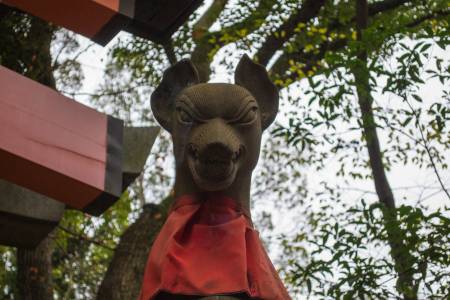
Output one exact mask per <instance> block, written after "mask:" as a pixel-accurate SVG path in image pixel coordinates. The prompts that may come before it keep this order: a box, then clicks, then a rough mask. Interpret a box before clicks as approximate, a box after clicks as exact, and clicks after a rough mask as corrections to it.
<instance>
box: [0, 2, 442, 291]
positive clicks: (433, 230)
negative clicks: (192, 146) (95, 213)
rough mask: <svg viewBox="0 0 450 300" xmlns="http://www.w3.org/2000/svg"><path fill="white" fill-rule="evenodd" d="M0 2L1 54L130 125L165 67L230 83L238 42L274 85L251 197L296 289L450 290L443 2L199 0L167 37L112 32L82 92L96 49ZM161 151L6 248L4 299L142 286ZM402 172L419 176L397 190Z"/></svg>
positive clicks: (160, 147) (162, 186)
mask: <svg viewBox="0 0 450 300" xmlns="http://www.w3.org/2000/svg"><path fill="white" fill-rule="evenodd" d="M0 8H1V10H0V17H1V19H0V41H1V43H0V63H1V64H2V65H5V66H7V67H9V68H11V69H13V70H15V71H17V72H19V73H22V74H24V75H26V76H29V77H30V78H33V79H35V80H38V81H40V82H42V83H44V84H47V85H49V86H52V87H56V88H57V89H58V90H60V91H61V92H63V93H65V94H67V95H70V96H73V97H85V98H88V99H89V103H90V105H92V106H94V107H96V108H97V109H99V110H102V111H105V112H107V113H110V114H114V115H116V116H118V117H120V118H122V119H124V120H125V121H126V122H127V123H129V124H135V125H148V124H155V121H154V119H153V117H152V114H151V111H150V106H149V95H150V93H151V92H152V90H153V89H154V88H155V87H156V86H157V84H158V83H159V80H160V79H161V76H162V73H163V71H164V70H165V69H166V68H167V67H168V66H169V65H170V64H173V63H175V62H176V61H177V60H179V59H181V58H190V59H191V60H192V61H193V62H194V63H195V64H196V66H197V68H198V69H199V71H200V76H201V78H202V80H203V81H208V80H212V81H230V78H232V74H233V72H234V68H235V66H236V62H237V61H238V59H239V58H240V57H241V55H242V54H243V53H248V54H249V55H250V56H252V57H253V58H254V59H255V60H256V61H258V62H259V63H261V64H262V65H264V66H265V67H266V68H267V69H268V70H269V72H270V75H271V76H272V78H273V80H274V82H275V83H276V84H277V85H278V86H279V88H280V90H281V96H282V98H281V113H280V116H279V117H278V122H277V123H276V124H274V125H272V127H271V130H270V134H269V135H267V136H265V139H264V147H263V149H262V157H261V161H260V165H259V167H258V169H257V172H256V174H255V176H254V182H253V190H252V192H253V195H252V202H253V206H254V209H253V213H254V218H255V219H256V224H257V226H258V229H259V230H260V231H261V233H262V236H263V238H264V241H265V243H266V246H267V247H268V248H269V250H270V252H271V254H272V256H273V258H274V259H275V261H276V265H277V267H279V269H280V270H281V272H282V275H283V277H284V278H285V282H286V284H287V286H288V287H289V289H290V291H291V294H292V296H293V298H294V299H297V298H303V297H305V296H310V297H311V298H312V299H358V298H361V299H445V298H447V297H449V293H450V277H449V274H450V269H449V265H450V262H449V257H450V255H449V253H450V249H449V248H450V240H449V239H450V229H449V228H450V226H449V225H450V224H449V223H450V221H449V218H448V216H449V210H448V208H447V207H448V205H446V203H448V201H449V200H450V197H449V193H448V184H449V176H448V170H447V168H448V165H447V164H448V157H449V155H448V151H449V147H450V143H449V138H450V132H449V122H448V121H449V118H450V117H449V116H450V111H449V110H450V91H449V89H448V87H449V86H450V85H449V78H450V67H449V56H448V45H449V14H450V9H449V6H448V1H443V0H426V1H416V0H412V1H406V0H381V1H368V2H367V1H362V0H351V1H325V0H302V1H290V0H287V1H286V0H284V1H272V0H260V1H253V2H249V1H242V0H236V1H226V0H215V1H205V4H204V6H202V7H201V8H200V9H199V10H198V11H197V12H196V13H194V15H193V16H192V17H191V18H190V20H189V21H188V22H187V24H185V26H183V27H182V28H181V29H180V30H179V31H178V32H176V33H175V34H174V36H173V37H172V38H171V39H170V40H167V41H165V42H164V43H162V44H155V43H152V42H149V41H146V40H143V39H140V38H134V37H131V36H128V35H121V37H120V38H119V39H116V40H115V42H114V43H113V44H112V45H110V47H109V49H110V50H109V55H108V60H107V62H106V67H105V71H104V74H103V82H102V83H101V84H100V86H98V88H97V89H96V90H95V91H94V92H87V93H86V92H80V89H82V87H83V72H82V71H83V68H82V65H81V64H80V62H79V61H80V59H79V58H80V56H82V55H83V54H84V53H86V52H88V51H89V49H90V48H91V47H94V46H92V44H90V43H86V42H82V43H81V44H80V38H78V37H76V36H74V35H73V34H70V33H68V32H67V31H65V30H60V29H57V28H55V27H54V26H52V25H50V24H46V23H44V22H42V21H39V20H37V19H35V18H32V17H29V16H26V15H24V14H23V13H20V12H17V11H14V10H11V9H8V8H6V7H5V6H0ZM446 51H447V52H446ZM430 90H433V93H434V94H433V95H435V96H434V97H433V98H431V97H430V94H429V93H430V92H429V91H430ZM170 151H171V149H170V142H169V140H168V136H167V135H165V134H163V135H161V137H160V139H159V141H158V144H157V145H156V146H155V149H153V151H152V152H153V153H152V155H151V157H150V159H149V163H148V166H149V167H148V170H147V171H146V172H145V174H144V175H143V176H141V178H139V180H137V182H136V183H135V184H134V186H133V187H131V188H130V189H129V191H128V192H127V193H125V194H124V195H123V196H122V198H121V200H120V201H118V202H117V204H116V205H115V206H114V207H113V208H111V209H110V210H108V212H107V213H106V214H104V215H103V216H102V217H100V218H93V217H89V216H87V215H84V214H81V213H78V212H74V211H67V212H66V214H65V216H64V218H63V221H62V222H61V224H60V225H59V226H58V228H57V230H55V232H54V233H53V234H52V235H51V236H50V237H49V238H48V239H47V241H45V242H44V243H43V244H42V245H40V246H39V247H38V249H36V250H34V251H27V250H23V249H18V250H15V249H12V248H6V247H2V248H0V255H1V260H2V261H3V262H4V264H2V265H0V281H1V283H0V286H1V287H3V288H2V289H1V290H0V295H1V296H2V298H5V299H133V298H136V297H137V294H138V293H139V287H140V282H141V276H142V272H143V268H144V266H145V261H146V258H147V255H148V251H149V248H150V246H151V241H152V239H153V238H154V237H155V235H156V234H157V232H158V229H159V227H160V226H161V224H162V222H163V221H164V219H165V215H166V213H167V208H168V207H169V205H170V203H171V201H172V199H171V197H170V188H171V184H172V178H173V171H172V170H171V168H170V166H171V164H172V161H171V158H170V157H171V155H170ZM396 170H397V171H396ZM399 170H400V171H399ZM408 172H416V173H417V174H426V178H423V180H422V181H421V182H420V183H415V182H411V183H410V184H408V186H406V187H401V188H398V187H397V188H395V187H392V186H391V182H390V181H393V182H402V183H403V182H404V181H405V180H406V177H408V176H406V173H408ZM398 174H401V175H400V176H402V177H405V180H404V181H399V180H398V178H395V176H398ZM388 178H389V179H391V180H388ZM416 192H417V193H416ZM168 195H169V196H168ZM429 198H432V199H433V201H431V202H430V201H428V200H429ZM436 203H437V204H436ZM280 233H283V235H280ZM35 264H39V266H40V267H39V269H38V272H39V274H42V276H40V277H39V276H35V275H36V274H34V273H33V272H35V269H33V266H34V265H35ZM30 272H32V273H30ZM36 278H40V279H42V280H35V279H36ZM30 291H38V292H33V294H32V296H31V295H27V294H26V293H27V292H28V293H30ZM27 297H28V298H27ZM30 297H31V298H30Z"/></svg>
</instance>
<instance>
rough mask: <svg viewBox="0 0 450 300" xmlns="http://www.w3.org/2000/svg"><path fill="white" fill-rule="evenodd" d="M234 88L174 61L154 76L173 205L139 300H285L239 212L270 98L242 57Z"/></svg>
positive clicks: (262, 74)
mask: <svg viewBox="0 0 450 300" xmlns="http://www.w3.org/2000/svg"><path fill="white" fill-rule="evenodd" d="M235 82H236V83H235V84H226V83H200V82H199V79H198V74H197V70H196V69H195V67H194V66H193V64H192V63H191V62H190V61H189V60H182V61H180V62H178V63H177V64H175V65H173V66H172V67H170V68H169V69H168V70H166V72H165V73H164V76H163V79H162V82H161V83H160V85H159V86H158V87H157V89H156V90H155V92H154V93H153V94H152V97H151V106H152V110H153V113H154V115H155V117H156V119H157V120H158V122H159V123H160V124H161V126H162V127H164V128H165V129H166V130H167V131H169V132H170V133H171V135H172V139H173V147H174V154H175V162H176V178H175V188H174V190H175V199H176V200H175V202H174V204H173V206H172V208H171V211H170V213H169V216H168V219H167V221H166V223H165V224H164V226H163V228H162V230H161V232H160V233H159V235H158V237H157V238H156V240H155V242H154V244H153V247H152V250H151V251H150V255H149V258H148V261H147V266H146V270H145V274H144V281H143V285H142V289H141V295H140V298H139V299H140V300H150V299H205V300H206V299H267V300H278V299H279V300H285V299H290V297H289V295H288V294H287V292H286V289H285V288H284V286H283V284H282V282H281V280H280V278H279V277H278V274H277V272H276V271H275V269H274V268H273V265H272V263H271V262H270V259H269V258H268V256H267V254H266V252H265V250H264V248H263V247H262V244H261V241H260V240H259V237H258V234H257V232H256V231H255V230H254V228H253V225H252V221H251V216H250V208H249V197H250V182H251V177H252V171H253V169H254V168H255V166H256V163H257V161H258V156H259V151H260V143H261V134H262V132H263V130H264V129H266V128H267V127H268V126H269V125H270V124H271V123H272V122H273V121H274V119H275V116H276V114H277V111H278V91H277V89H276V87H275V86H274V84H273V83H272V82H271V81H270V79H269V77H268V74H267V72H266V70H265V69H264V67H263V66H261V65H258V64H256V63H254V62H252V61H251V60H250V59H249V58H248V56H246V55H245V56H244V57H242V59H241V60H240V62H239V64H238V66H237V69H236V72H235Z"/></svg>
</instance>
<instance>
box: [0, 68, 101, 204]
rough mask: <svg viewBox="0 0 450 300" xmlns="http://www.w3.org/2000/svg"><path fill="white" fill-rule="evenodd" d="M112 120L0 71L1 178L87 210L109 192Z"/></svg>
mask: <svg viewBox="0 0 450 300" xmlns="http://www.w3.org/2000/svg"><path fill="white" fill-rule="evenodd" d="M106 163H107V115H105V114H102V113H99V112H97V111H95V110H93V109H91V108H88V107H86V106H84V105H82V104H80V103H77V102H75V101H74V100H71V99H69V98H67V97H65V96H63V95H61V94H59V93H58V92H56V91H54V90H52V89H50V88H48V87H46V86H43V85H41V84H39V83H36V82H34V81H32V80H30V79H28V78H26V77H24V76H21V75H19V74H17V73H15V72H13V71H11V70H9V69H6V68H4V67H1V66H0V166H1V167H0V178H1V179H4V180H7V181H10V182H12V183H15V184H18V185H21V186H23V187H26V188H29V189H31V190H34V191H36V192H38V193H41V194H43V195H46V196H48V197H51V198H54V199H56V200H58V201H61V202H64V203H66V204H68V205H70V206H71V207H74V208H77V209H82V208H84V207H85V206H86V205H88V204H89V203H91V202H92V201H93V200H95V198H96V197H97V196H99V195H100V194H101V193H102V192H103V191H104V188H105V176H106V171H105V168H106Z"/></svg>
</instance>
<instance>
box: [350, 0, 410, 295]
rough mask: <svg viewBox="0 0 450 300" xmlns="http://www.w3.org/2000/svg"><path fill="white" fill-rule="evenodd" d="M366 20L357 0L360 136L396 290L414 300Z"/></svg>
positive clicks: (364, 6)
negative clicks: (386, 160) (379, 119)
mask: <svg viewBox="0 0 450 300" xmlns="http://www.w3.org/2000/svg"><path fill="white" fill-rule="evenodd" d="M367 22H368V6H367V0H357V1H356V23H357V39H358V41H359V42H360V45H359V47H360V49H358V53H357V58H358V60H357V63H356V66H355V67H354V69H353V70H352V72H353V75H354V77H355V83H356V91H357V96H358V103H359V107H360V109H361V119H362V126H363V136H364V138H365V140H366V145H367V150H368V153H369V163H370V167H371V169H372V176H373V179H374V183H375V190H376V193H377V196H378V200H379V201H380V202H381V203H382V204H383V205H384V209H383V218H384V226H385V230H386V232H387V237H388V243H389V246H390V248H391V257H392V259H393V261H394V268H395V271H396V272H397V275H398V279H397V291H398V292H399V293H400V294H401V295H403V299H404V300H416V299H417V286H416V284H415V283H414V279H413V275H414V270H413V263H414V258H413V257H412V256H411V254H410V253H409V250H408V249H407V248H406V246H405V244H404V232H403V230H402V229H401V228H400V225H399V223H398V220H397V217H396V212H395V199H394V195H393V193H392V189H391V186H390V185H389V181H388V180H387V177H386V172H385V168H384V166H383V155H382V152H381V147H380V142H379V139H378V134H377V130H376V124H375V118H374V114H373V107H372V104H373V99H372V97H371V89H370V84H369V75H370V73H369V72H370V71H369V69H368V67H367V63H368V62H367V49H366V45H365V43H364V38H363V34H364V29H365V28H366V27H367Z"/></svg>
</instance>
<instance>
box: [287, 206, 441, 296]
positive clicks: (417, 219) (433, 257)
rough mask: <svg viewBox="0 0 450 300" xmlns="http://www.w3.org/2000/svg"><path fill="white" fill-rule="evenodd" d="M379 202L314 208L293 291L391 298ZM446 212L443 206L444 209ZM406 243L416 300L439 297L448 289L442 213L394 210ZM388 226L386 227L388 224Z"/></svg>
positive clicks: (390, 266) (294, 265) (391, 272)
mask: <svg viewBox="0 0 450 300" xmlns="http://www.w3.org/2000/svg"><path fill="white" fill-rule="evenodd" d="M383 209H385V208H384V207H383V205H381V204H380V203H374V204H371V205H367V204H366V203H365V202H364V201H362V202H361V203H360V204H359V205H357V206H354V207H353V208H350V209H347V210H345V211H343V212H341V213H338V214H333V213H331V212H330V211H329V210H326V209H325V210H323V211H322V212H319V213H318V215H319V216H320V221H319V224H317V231H316V234H314V235H312V236H310V237H308V238H307V239H306V240H305V241H297V242H295V243H292V244H287V245H286V247H287V248H286V249H290V248H291V247H296V246H297V244H299V243H306V244H308V248H309V249H310V251H311V257H310V259H309V261H308V263H307V264H299V263H298V262H297V261H295V260H293V261H292V262H291V264H290V267H289V269H290V270H289V276H288V280H289V282H290V283H291V284H292V286H294V287H296V288H297V289H299V290H306V293H307V294H309V295H315V296H319V298H321V299H355V298H359V299H397V298H399V297H401V295H399V294H398V293H396V291H395V287H394V284H395V280H394V279H395V278H396V276H397V275H396V273H395V268H394V263H393V261H392V259H391V258H390V257H389V255H388V251H389V250H388V249H387V244H388V241H389V238H388V235H387V231H386V229H385V225H384V222H385V221H384V218H383V214H382V213H381V210H383ZM446 212H447V213H448V209H447V210H446ZM396 215H397V219H398V220H399V222H400V224H401V229H402V230H404V231H405V232H406V233H407V234H406V239H405V242H406V246H407V248H408V250H409V251H410V253H412V254H413V257H414V264H413V269H414V270H413V272H414V274H415V280H420V281H423V286H422V287H421V290H422V291H420V293H419V295H420V297H421V298H422V299H444V298H445V297H446V296H447V295H448V294H449V292H450V290H449V287H450V276H449V274H450V273H449V269H448V266H449V263H450V262H449V256H448V253H449V251H450V248H449V245H450V243H449V239H450V233H449V231H448V228H449V225H450V224H449V222H450V219H449V218H448V217H445V215H444V214H443V212H441V211H436V212H433V213H430V214H426V213H424V211H423V210H422V209H421V208H419V207H412V206H405V205H403V206H400V207H399V208H398V209H396ZM388 226H389V225H388Z"/></svg>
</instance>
